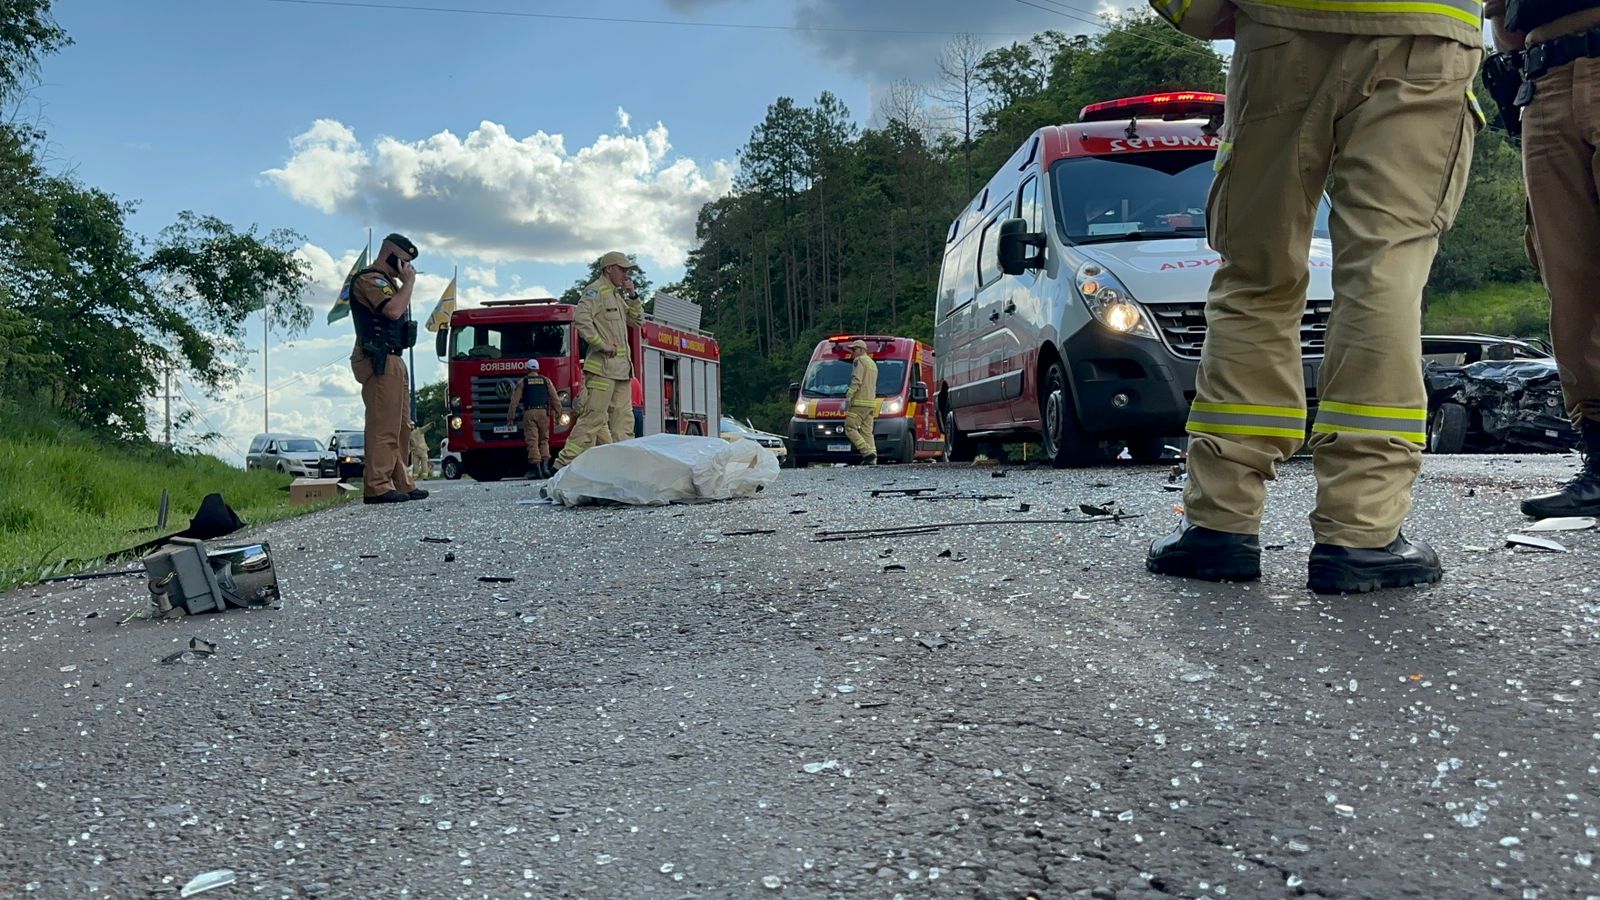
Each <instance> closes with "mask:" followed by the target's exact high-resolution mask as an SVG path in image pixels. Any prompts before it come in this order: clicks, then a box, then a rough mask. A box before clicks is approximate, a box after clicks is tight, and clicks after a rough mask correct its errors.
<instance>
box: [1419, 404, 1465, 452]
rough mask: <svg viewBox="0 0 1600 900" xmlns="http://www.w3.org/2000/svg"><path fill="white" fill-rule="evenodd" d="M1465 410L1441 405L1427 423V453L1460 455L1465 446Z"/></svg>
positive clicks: (1456, 406)
mask: <svg viewBox="0 0 1600 900" xmlns="http://www.w3.org/2000/svg"><path fill="white" fill-rule="evenodd" d="M1467 422H1468V416H1467V408H1466V407H1465V406H1462V405H1461V404H1459V403H1441V404H1440V405H1439V408H1438V409H1437V410H1434V413H1433V421H1431V422H1429V423H1428V452H1429V453H1460V452H1461V451H1462V450H1463V449H1465V447H1466V446H1467Z"/></svg>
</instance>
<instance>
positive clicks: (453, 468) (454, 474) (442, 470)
mask: <svg viewBox="0 0 1600 900" xmlns="http://www.w3.org/2000/svg"><path fill="white" fill-rule="evenodd" d="M439 474H441V475H443V476H444V477H445V478H447V479H449V480H450V481H455V480H456V479H458V478H460V477H461V461H460V460H458V459H446V460H443V461H442V462H440V463H439Z"/></svg>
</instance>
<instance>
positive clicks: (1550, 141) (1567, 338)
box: [1484, 0, 1600, 519]
mask: <svg viewBox="0 0 1600 900" xmlns="http://www.w3.org/2000/svg"><path fill="white" fill-rule="evenodd" d="M1484 14H1485V15H1487V16H1488V17H1489V20H1490V22H1491V23H1492V24H1493V26H1494V38H1495V47H1496V49H1498V50H1500V51H1501V52H1502V53H1509V54H1512V55H1511V57H1510V61H1511V63H1512V65H1514V66H1516V67H1518V68H1520V69H1521V76H1522V85H1521V88H1520V91H1519V93H1518V94H1517V95H1516V96H1515V97H1514V106H1516V107H1519V108H1520V110H1521V117H1520V121H1516V122H1512V121H1508V123H1507V124H1508V125H1510V126H1512V127H1513V128H1515V127H1516V126H1517V125H1520V127H1521V132H1522V171H1523V175H1524V178H1525V180H1526V181H1527V185H1528V205H1529V208H1530V209H1531V211H1532V219H1533V221H1532V229H1531V234H1530V237H1531V244H1532V247H1531V248H1530V249H1531V250H1532V251H1533V252H1532V254H1531V255H1532V256H1533V257H1534V263H1535V267H1536V268H1538V270H1539V276H1540V278H1542V279H1543V280H1544V285H1545V289H1546V290H1547V291H1549V293H1550V336H1551V338H1553V339H1554V343H1555V350H1556V368H1557V370H1558V372H1559V373H1560V376H1561V393H1562V395H1563V397H1564V398H1565V400H1566V406H1567V414H1568V415H1569V416H1571V418H1572V421H1573V425H1574V426H1575V427H1577V428H1578V429H1579V434H1580V436H1581V441H1582V442H1581V444H1580V447H1579V449H1580V450H1581V451H1582V453H1583V463H1582V468H1581V469H1580V471H1579V473H1578V477H1577V478H1575V479H1573V480H1572V481H1571V482H1569V483H1568V484H1567V485H1566V486H1565V487H1563V488H1562V489H1561V490H1559V491H1556V492H1555V493H1553V494H1546V495H1544V496H1541V497H1530V498H1529V499H1527V500H1524V501H1522V511H1523V512H1524V513H1525V514H1527V515H1530V516H1534V517H1536V518H1541V519H1543V518H1550V517H1553V516H1595V515H1600V296H1597V295H1596V294H1595V288H1594V284H1593V282H1594V273H1593V270H1594V264H1593V259H1594V257H1595V254H1596V252H1600V170H1597V169H1596V168H1595V148H1596V147H1600V0H1489V2H1487V3H1486V4H1485V5H1484ZM1485 77H1486V78H1487V73H1485ZM1515 116H1516V114H1515V112H1513V113H1512V115H1511V117H1509V118H1515Z"/></svg>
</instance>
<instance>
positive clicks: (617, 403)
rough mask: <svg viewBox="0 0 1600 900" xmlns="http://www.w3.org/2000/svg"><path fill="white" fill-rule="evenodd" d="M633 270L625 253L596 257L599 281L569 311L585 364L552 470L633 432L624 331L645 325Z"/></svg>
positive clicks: (629, 366) (630, 361) (630, 376)
mask: <svg viewBox="0 0 1600 900" xmlns="http://www.w3.org/2000/svg"><path fill="white" fill-rule="evenodd" d="M637 268H639V267H638V266H637V265H635V264H634V262H633V260H631V259H629V258H628V255H627V254H626V253H621V252H617V251H612V252H610V253H607V254H606V255H605V256H602V257H600V277H599V278H596V279H595V280H594V281H592V282H590V283H589V286H588V287H586V288H584V289H583V296H582V297H580V298H579V299H578V306H577V309H575V310H574V311H573V314H572V321H573V324H574V325H575V326H577V329H578V336H579V337H581V338H583V340H584V342H585V343H587V344H588V345H589V353H588V355H587V356H585V357H584V359H583V394H582V396H581V397H580V399H579V409H578V421H577V422H576V423H575V424H574V425H573V426H572V433H571V434H569V435H567V444H566V446H565V447H562V448H561V455H560V456H559V457H557V459H556V462H555V468H556V469H560V468H561V467H562V466H565V465H566V464H568V463H570V462H572V461H573V460H574V459H577V458H578V454H580V453H582V452H583V451H585V450H587V449H589V448H590V447H595V446H598V445H600V444H609V443H611V442H612V441H613V440H625V439H626V436H627V435H628V434H630V433H632V431H633V403H632V400H633V393H632V391H631V390H630V389H629V388H630V386H631V384H632V381H633V358H632V355H631V354H630V353H629V352H628V351H629V346H628V326H629V325H640V324H643V322H644V307H643V305H642V304H641V303H640V302H639V292H638V291H637V290H635V288H634V286H633V276H632V273H633V270H635V269H637Z"/></svg>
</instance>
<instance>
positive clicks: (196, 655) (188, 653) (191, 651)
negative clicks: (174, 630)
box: [161, 637, 217, 896]
mask: <svg viewBox="0 0 1600 900" xmlns="http://www.w3.org/2000/svg"><path fill="white" fill-rule="evenodd" d="M216 653H217V645H216V644H213V643H212V642H210V641H208V640H205V639H204V638H197V637H196V638H190V639H189V648H188V649H187V650H179V651H178V652H177V653H174V654H172V655H170V656H165V657H162V659H161V664H162V665H164V666H170V665H176V664H178V663H191V662H194V661H195V660H197V659H206V658H208V657H212V656H215V655H216ZM184 896H188V895H187V894H185V895H184Z"/></svg>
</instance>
